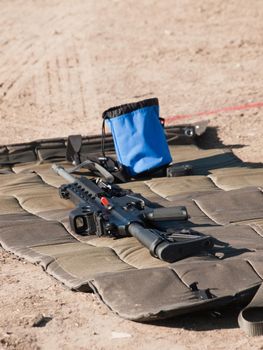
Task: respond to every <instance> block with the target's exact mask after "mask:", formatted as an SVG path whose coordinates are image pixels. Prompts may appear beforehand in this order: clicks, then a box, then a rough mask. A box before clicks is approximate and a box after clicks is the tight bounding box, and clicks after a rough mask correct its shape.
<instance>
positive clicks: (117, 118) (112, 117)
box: [102, 98, 172, 176]
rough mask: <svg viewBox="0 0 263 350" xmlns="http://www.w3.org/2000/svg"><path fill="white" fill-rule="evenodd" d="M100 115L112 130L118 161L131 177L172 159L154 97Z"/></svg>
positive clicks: (151, 169)
mask: <svg viewBox="0 0 263 350" xmlns="http://www.w3.org/2000/svg"><path fill="white" fill-rule="evenodd" d="M102 117H103V119H104V122H105V121H106V123H107V125H108V126H109V127H110V129H111V132H112V136H113V141H114V146H115V151H116V154H117V159H118V162H119V163H120V164H121V165H122V167H123V168H124V169H125V170H126V172H127V173H128V174H129V175H130V176H136V175H139V174H141V173H145V172H151V171H153V170H155V169H156V170H157V169H158V168H162V167H164V166H166V165H168V164H169V163H170V162H171V161H172V157H171V154H170V151H169V148H168V144H167V141H166V137H165V134H164V130H163V126H162V124H161V122H160V119H159V104H158V99H157V98H152V99H147V100H144V101H140V102H136V103H129V104H125V105H121V106H117V107H113V108H110V109H108V110H106V111H105V112H104V113H103V115H102Z"/></svg>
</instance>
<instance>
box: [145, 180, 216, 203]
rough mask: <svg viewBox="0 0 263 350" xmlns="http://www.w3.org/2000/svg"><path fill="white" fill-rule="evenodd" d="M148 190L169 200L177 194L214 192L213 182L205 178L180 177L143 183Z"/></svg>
mask: <svg viewBox="0 0 263 350" xmlns="http://www.w3.org/2000/svg"><path fill="white" fill-rule="evenodd" d="M145 183H146V185H147V186H149V188H150V189H151V190H152V191H153V192H155V193H156V194H158V195H159V196H161V197H163V198H165V199H169V198H170V197H173V196H176V195H178V194H185V193H189V192H202V191H209V190H215V189H216V187H215V185H214V184H213V182H212V181H211V180H210V179H208V178H207V177H205V176H182V177H171V178H166V179H165V181H164V180H163V178H157V179H152V180H149V181H145Z"/></svg>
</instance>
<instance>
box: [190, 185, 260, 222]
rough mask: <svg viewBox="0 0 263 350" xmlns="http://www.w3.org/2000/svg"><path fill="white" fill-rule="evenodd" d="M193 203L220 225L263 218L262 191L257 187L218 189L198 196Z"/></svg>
mask: <svg viewBox="0 0 263 350" xmlns="http://www.w3.org/2000/svg"><path fill="white" fill-rule="evenodd" d="M195 203H196V204H197V205H198V206H199V208H200V209H201V210H202V211H203V212H204V213H205V214H206V215H207V216H208V217H209V218H211V219H212V220H214V221H215V222H216V223H218V224H221V225H225V224H228V223H231V222H232V223H233V222H239V221H244V220H252V219H262V218H263V193H262V191H261V190H259V189H257V188H250V187H249V188H245V189H240V190H233V191H228V192H223V191H218V192H217V193H214V194H212V195H211V194H210V195H204V196H199V197H198V198H196V199H195Z"/></svg>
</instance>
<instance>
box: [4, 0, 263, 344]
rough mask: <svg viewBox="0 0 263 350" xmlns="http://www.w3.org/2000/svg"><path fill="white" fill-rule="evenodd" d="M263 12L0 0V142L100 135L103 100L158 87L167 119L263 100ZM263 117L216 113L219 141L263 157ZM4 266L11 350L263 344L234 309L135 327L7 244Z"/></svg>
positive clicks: (118, 100) (181, 4)
mask: <svg viewBox="0 0 263 350" xmlns="http://www.w3.org/2000/svg"><path fill="white" fill-rule="evenodd" d="M262 15H263V5H262V1H261V0H258V1H256V0H251V1H245V0H239V1H237V0H236V1H227V0H224V1H212V0H211V1H204V0H202V1H200V0H186V1H179V0H178V1H176V0H163V1H160V0H159V1H154V0H152V1H147V0H143V1H139V0H133V1H130V0H126V1H124V0H122V1H119V0H112V1H104V0H99V1H93V0H89V1H80V0H79V1H78V0H75V1H69V0H64V1H62V0H34V1H33V0H31V1H29V0H24V1H19V0H13V1H8V0H6V1H5V0H0V122H1V124H0V126H1V138H0V143H1V144H5V143H14V142H23V141H28V140H32V139H38V138H42V137H54V136H67V135H69V134H76V133H81V134H91V133H99V132H100V126H101V114H102V112H103V111H104V110H105V109H107V108H109V107H112V106H114V105H116V104H122V103H126V102H130V101H134V100H139V99H144V98H148V97H152V96H157V97H158V98H159V101H160V105H161V114H162V116H164V117H165V116H173V115H181V114H187V115H188V114H195V113H198V112H203V111H210V110H215V109H220V108H224V107H228V106H239V105H243V104H247V103H254V102H263V90H262V78H263V69H262V53H263V45H262V44H263V35H262V34H263V22H262ZM262 115H263V109H260V108H250V109H244V110H239V111H233V112H222V113H216V114H212V115H210V116H209V119H210V124H211V126H212V127H213V128H212V129H211V130H210V131H209V142H210V145H211V142H212V144H214V145H217V146H218V145H220V143H223V144H225V145H231V146H233V149H234V152H235V153H236V154H237V155H238V156H239V157H240V158H241V159H243V160H245V161H249V162H262V159H263V141H262V137H261V134H262V126H263V116H262ZM200 118H203V119H204V117H193V118H188V119H185V121H187V122H189V121H196V120H198V119H199V120H200ZM206 119H207V118H206ZM183 121H184V120H181V119H180V120H177V121H176V120H175V123H176V122H177V123H179V122H180V123H181V122H183ZM0 271H1V277H0V278H1V281H0V282H1V289H0V307H1V313H0V348H3V349H6V348H7V349H25V350H27V349H29V350H30V349H48V350H51V349H73V348H74V349H160V348H162V349H178V350H183V349H184V350H186V349H244V350H245V349H263V338H262V337H259V338H253V339H252V338H248V337H246V336H245V335H244V334H243V333H242V332H241V331H240V330H239V329H238V328H237V311H236V310H226V311H225V312H223V314H222V317H221V318H213V317H212V316H211V315H209V314H204V315H201V316H196V315H191V316H185V317H181V318H180V319H174V320H171V321H169V322H164V323H161V324H158V325H145V324H137V323H133V322H130V321H126V320H123V319H120V318H118V317H117V316H115V315H114V314H113V313H112V312H110V311H109V310H108V309H107V308H106V307H105V306H104V305H102V304H101V303H100V302H99V301H98V300H97V299H96V298H95V297H94V296H93V295H91V294H82V293H73V292H70V291H69V290H67V289H65V288H64V287H63V286H62V285H61V284H60V283H58V282H56V281H55V280H54V279H53V278H51V277H50V276H48V275H46V274H45V273H44V272H42V271H41V269H40V268H39V267H37V266H33V265H31V264H28V263H26V262H24V261H19V260H18V259H17V258H15V257H14V256H12V255H10V254H8V253H6V252H4V251H3V250H1V249H0ZM39 315H44V317H45V319H44V321H45V322H44V324H42V327H34V326H33V325H34V322H36V320H37V318H38V316H39Z"/></svg>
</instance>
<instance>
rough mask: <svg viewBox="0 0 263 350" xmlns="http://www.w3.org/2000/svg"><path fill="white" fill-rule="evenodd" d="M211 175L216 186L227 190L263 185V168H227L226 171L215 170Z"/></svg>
mask: <svg viewBox="0 0 263 350" xmlns="http://www.w3.org/2000/svg"><path fill="white" fill-rule="evenodd" d="M209 177H210V178H211V180H212V181H213V182H214V183H215V184H216V186H218V187H220V188H222V189H223V190H225V191H229V190H234V189H238V188H244V187H249V186H263V169H249V168H237V169H229V170H227V169H225V171H224V172H215V173H213V174H212V175H209Z"/></svg>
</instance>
